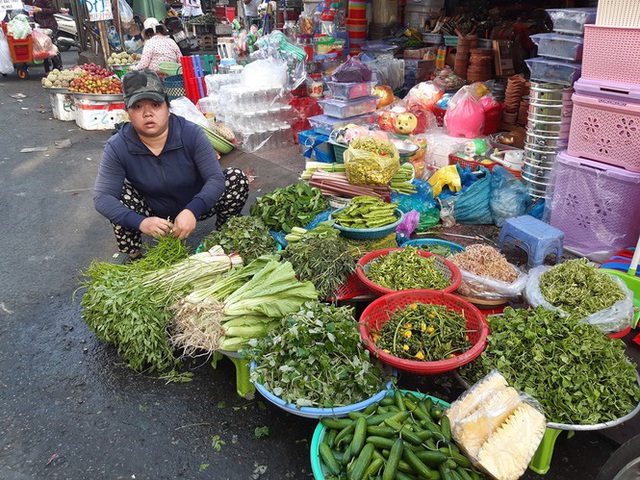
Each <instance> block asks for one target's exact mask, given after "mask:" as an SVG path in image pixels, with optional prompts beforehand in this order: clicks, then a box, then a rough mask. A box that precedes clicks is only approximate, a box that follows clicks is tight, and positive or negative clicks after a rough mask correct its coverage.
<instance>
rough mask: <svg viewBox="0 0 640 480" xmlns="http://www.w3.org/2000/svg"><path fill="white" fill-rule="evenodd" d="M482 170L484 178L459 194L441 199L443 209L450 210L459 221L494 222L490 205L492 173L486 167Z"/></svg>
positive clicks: (467, 222) (464, 222)
mask: <svg viewBox="0 0 640 480" xmlns="http://www.w3.org/2000/svg"><path fill="white" fill-rule="evenodd" d="M481 170H483V171H484V172H485V174H484V177H483V178H480V179H479V180H478V181H477V182H475V183H473V184H472V185H471V186H470V187H468V188H466V189H463V190H462V191H461V192H460V193H459V194H458V195H453V196H451V197H448V198H446V199H444V200H441V202H442V209H443V210H444V211H448V212H449V214H450V215H452V216H453V219H454V220H455V221H456V222H457V223H462V224H477V225H482V224H489V223H493V215H492V214H491V207H490V206H489V201H490V199H491V174H490V173H489V171H488V170H486V169H483V168H481ZM443 220H444V218H443Z"/></svg>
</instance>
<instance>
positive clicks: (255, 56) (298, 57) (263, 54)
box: [251, 30, 307, 90]
mask: <svg viewBox="0 0 640 480" xmlns="http://www.w3.org/2000/svg"><path fill="white" fill-rule="evenodd" d="M256 45H257V46H258V50H256V51H255V52H253V53H252V54H251V59H252V60H260V59H268V58H273V59H280V60H283V61H284V62H285V64H286V66H287V84H286V87H287V88H288V89H289V90H294V89H296V88H297V87H299V86H300V85H302V83H303V82H304V81H305V79H306V78H307V72H306V67H305V65H306V63H305V61H306V58H307V52H305V51H304V49H303V48H301V47H299V46H297V45H295V44H293V43H292V42H291V41H290V40H289V39H288V38H287V37H285V35H284V34H283V33H282V32H280V31H277V30H276V31H274V32H271V33H270V34H268V35H265V36H263V37H260V38H259V39H258V41H257V42H256Z"/></svg>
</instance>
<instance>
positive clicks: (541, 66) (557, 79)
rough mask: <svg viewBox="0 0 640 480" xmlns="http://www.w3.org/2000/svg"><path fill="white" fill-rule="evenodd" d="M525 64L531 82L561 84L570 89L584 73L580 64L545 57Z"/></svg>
mask: <svg viewBox="0 0 640 480" xmlns="http://www.w3.org/2000/svg"><path fill="white" fill-rule="evenodd" d="M525 62H526V64H527V67H529V71H530V72H531V80H537V81H539V82H549V83H559V84H561V85H566V86H569V87H570V86H571V85H573V82H575V81H576V80H577V79H578V78H580V74H581V71H582V65H580V64H579V63H573V62H560V61H555V60H549V59H547V58H543V57H536V58H527V59H526V60H525Z"/></svg>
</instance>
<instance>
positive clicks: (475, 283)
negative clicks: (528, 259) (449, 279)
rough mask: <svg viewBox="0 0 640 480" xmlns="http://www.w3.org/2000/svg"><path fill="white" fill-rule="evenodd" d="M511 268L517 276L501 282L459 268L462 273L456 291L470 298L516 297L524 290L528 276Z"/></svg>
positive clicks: (500, 298) (512, 298)
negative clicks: (512, 279) (511, 280)
mask: <svg viewBox="0 0 640 480" xmlns="http://www.w3.org/2000/svg"><path fill="white" fill-rule="evenodd" d="M512 267H513V269H514V270H515V271H516V272H517V273H518V278H516V279H515V280H514V281H513V282H511V283H509V282H503V281H501V280H496V279H495V278H489V277H481V276H480V275H476V274H474V273H471V272H469V271H467V270H463V269H462V268H461V269H460V275H462V283H461V284H460V287H459V288H458V292H460V293H461V294H462V295H466V296H468V297H472V298H479V299H483V300H504V301H505V302H507V301H509V300H514V299H517V298H518V297H519V296H520V295H522V292H523V291H524V288H525V286H526V285H527V280H528V279H529V276H528V275H527V274H526V273H524V272H523V271H521V270H520V269H518V268H517V267H516V266H515V265H512Z"/></svg>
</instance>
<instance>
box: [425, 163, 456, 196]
mask: <svg viewBox="0 0 640 480" xmlns="http://www.w3.org/2000/svg"><path fill="white" fill-rule="evenodd" d="M427 181H428V182H429V183H430V184H431V186H432V187H433V196H434V197H437V196H438V195H440V192H442V189H443V188H444V186H445V185H446V186H448V187H449V190H451V191H452V192H453V193H456V192H459V191H460V189H461V188H462V182H461V180H460V175H458V169H457V168H456V166H455V165H447V166H446V167H442V168H440V169H438V171H437V172H436V173H434V174H433V175H432V176H431V177H429V180H427Z"/></svg>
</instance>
